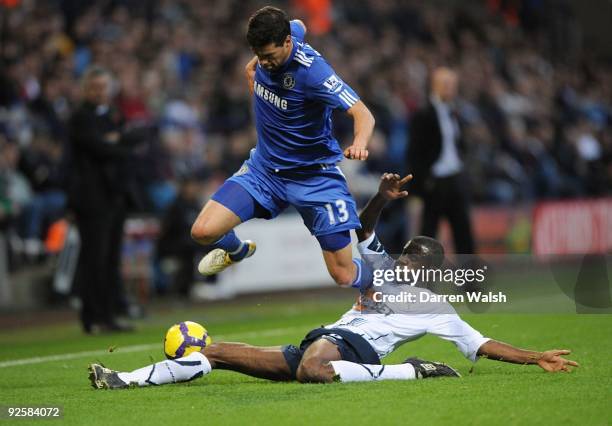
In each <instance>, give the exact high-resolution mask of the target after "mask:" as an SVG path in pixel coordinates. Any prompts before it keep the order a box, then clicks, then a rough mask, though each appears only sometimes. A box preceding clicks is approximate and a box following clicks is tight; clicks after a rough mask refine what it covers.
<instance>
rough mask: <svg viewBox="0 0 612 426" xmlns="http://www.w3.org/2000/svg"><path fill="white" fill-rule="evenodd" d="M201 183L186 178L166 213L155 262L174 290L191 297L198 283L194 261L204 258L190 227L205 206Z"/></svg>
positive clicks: (191, 177) (189, 177) (158, 240)
mask: <svg viewBox="0 0 612 426" xmlns="http://www.w3.org/2000/svg"><path fill="white" fill-rule="evenodd" d="M201 193H202V188H201V183H200V182H199V180H198V179H196V178H195V177H193V176H192V175H191V176H187V177H185V178H183V179H182V180H181V182H180V185H179V192H178V196H177V197H176V199H175V200H174V202H173V203H172V205H170V207H169V208H168V209H167V211H166V213H165V214H164V217H163V219H162V223H161V229H160V233H159V237H158V239H157V243H156V250H155V258H156V262H159V265H160V267H161V270H162V273H163V275H167V276H169V277H170V283H169V286H170V288H171V290H173V291H174V292H176V293H178V294H179V295H181V296H184V297H187V296H189V290H190V289H191V284H193V282H194V281H195V271H196V268H195V261H196V258H198V260H199V258H200V257H201V256H202V255H203V254H204V252H205V251H203V250H202V246H200V245H199V244H197V243H196V242H195V241H193V239H192V238H191V225H192V224H193V222H194V221H195V219H196V218H197V217H198V214H199V213H200V209H201V208H202V202H201V200H200V194H201Z"/></svg>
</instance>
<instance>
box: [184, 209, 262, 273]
mask: <svg viewBox="0 0 612 426" xmlns="http://www.w3.org/2000/svg"><path fill="white" fill-rule="evenodd" d="M241 222H242V221H241V219H240V217H238V216H237V215H236V214H235V213H234V212H233V211H231V210H230V209H228V208H227V207H225V206H224V205H223V204H221V203H218V202H217V201H214V200H209V201H208V202H207V203H206V205H205V206H204V207H203V208H202V211H200V214H199V215H198V217H197V219H196V220H195V222H194V224H193V226H192V227H191V236H192V238H193V239H194V240H195V241H197V242H198V243H200V244H202V245H219V246H220V247H217V248H214V249H213V250H211V251H210V252H209V253H208V254H207V255H206V256H204V258H203V259H202V260H201V261H200V263H199V265H198V271H199V272H200V273H201V274H203V275H213V274H216V273H219V272H221V271H222V270H224V269H225V268H227V267H228V266H229V265H231V264H232V263H234V262H237V261H239V260H242V259H245V258H247V257H250V256H252V255H253V253H255V249H256V245H255V243H254V242H253V241H249V240H245V241H240V240H238V238H237V237H236V234H235V233H234V232H233V229H234V228H235V227H236V226H238V225H239V224H240V223H241Z"/></svg>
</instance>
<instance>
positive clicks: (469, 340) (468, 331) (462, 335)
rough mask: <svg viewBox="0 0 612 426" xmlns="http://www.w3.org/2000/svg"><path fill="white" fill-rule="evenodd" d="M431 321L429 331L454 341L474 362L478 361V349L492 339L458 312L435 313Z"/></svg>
mask: <svg viewBox="0 0 612 426" xmlns="http://www.w3.org/2000/svg"><path fill="white" fill-rule="evenodd" d="M430 321H431V323H430V324H429V326H428V327H427V333H430V334H433V335H434V336H438V337H440V338H442V339H444V340H449V341H451V342H453V343H454V344H455V346H456V347H457V349H459V351H460V352H461V353H462V354H463V356H465V357H466V358H467V359H469V360H470V361H472V362H476V359H477V356H478V349H480V347H481V346H482V345H484V344H485V343H486V342H488V341H489V340H491V339H489V338H486V337H483V335H482V334H480V333H479V332H478V331H476V330H475V329H474V328H472V326H470V325H469V324H468V323H467V322H465V321H463V320H462V319H461V318H460V317H459V315H457V314H441V315H435V316H434V317H433V318H432V319H431V320H430Z"/></svg>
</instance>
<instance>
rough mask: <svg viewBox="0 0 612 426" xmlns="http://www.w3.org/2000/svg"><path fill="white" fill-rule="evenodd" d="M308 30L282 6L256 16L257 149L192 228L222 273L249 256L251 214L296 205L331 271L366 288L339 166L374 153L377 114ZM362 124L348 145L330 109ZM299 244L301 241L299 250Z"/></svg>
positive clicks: (250, 34) (203, 269) (209, 267)
mask: <svg viewBox="0 0 612 426" xmlns="http://www.w3.org/2000/svg"><path fill="white" fill-rule="evenodd" d="M305 33H306V27H305V26H304V24H303V23H302V22H301V21H299V20H294V21H289V19H288V18H287V16H286V14H285V13H284V12H283V11H282V10H280V9H277V8H274V7H269V6H268V7H264V8H263V9H260V10H258V11H257V12H256V13H255V14H254V15H253V16H252V17H251V18H250V20H249V23H248V29H247V36H246V38H247V41H248V43H249V45H250V47H251V49H252V50H253V53H254V54H255V55H256V57H255V58H253V60H252V61H251V63H250V64H249V65H248V69H249V70H252V71H253V72H252V73H251V74H252V80H253V81H252V87H251V91H252V93H253V100H254V111H255V124H256V128H257V136H258V139H257V147H256V148H254V149H253V150H252V151H251V155H250V158H249V159H248V160H246V161H245V162H244V164H243V165H242V167H241V168H240V169H239V170H238V171H237V172H236V173H235V174H234V175H233V176H232V177H230V178H229V179H228V180H226V181H225V183H224V184H223V185H222V186H221V187H220V188H219V189H218V190H217V192H216V193H215V194H213V196H212V197H211V199H210V200H209V201H208V202H207V203H206V205H205V206H204V207H203V209H202V211H201V212H200V214H199V216H198V218H197V219H196V221H195V222H194V224H193V226H192V229H191V235H192V237H193V238H194V239H195V240H196V241H197V242H199V243H200V244H203V245H207V246H209V247H211V249H212V250H211V251H210V252H209V253H208V254H207V255H206V256H205V257H204V258H203V259H202V260H201V262H200V264H199V265H198V270H199V271H200V273H202V274H204V275H211V274H216V273H218V272H220V271H222V270H223V269H225V268H226V267H228V266H229V265H231V264H232V263H235V262H238V261H241V260H243V259H245V258H247V257H249V256H251V255H252V254H253V253H254V251H255V243H254V242H252V241H249V240H245V241H241V240H240V239H239V238H238V237H237V236H236V233H235V232H234V230H233V228H234V227H236V226H237V225H239V224H240V223H242V222H245V221H247V220H250V219H252V218H265V219H272V218H274V217H276V216H277V215H278V214H279V213H280V212H282V211H283V210H284V209H285V208H286V207H288V206H290V205H291V206H294V207H295V208H296V210H297V211H298V212H299V213H300V215H301V216H302V219H303V221H304V224H305V225H306V227H307V228H308V229H309V231H310V232H311V234H313V235H314V236H315V237H316V238H317V240H318V241H319V243H320V245H321V248H322V250H323V257H324V259H325V263H326V265H327V269H328V271H329V273H330V275H331V276H332V278H333V279H334V281H335V282H336V283H337V284H339V285H343V286H349V285H353V286H356V287H357V286H358V285H359V281H360V277H361V268H362V264H361V260H359V259H353V258H352V250H351V244H350V242H351V239H350V233H349V231H350V230H351V229H358V228H359V227H360V224H359V217H358V215H357V211H356V206H355V201H354V200H353V197H352V196H351V194H350V193H349V190H348V187H347V182H346V179H345V177H344V175H343V174H342V172H341V171H340V169H339V168H338V167H337V166H336V164H337V163H338V162H339V161H341V160H342V158H343V157H346V158H349V159H355V160H361V161H363V160H366V159H367V157H368V151H367V144H368V142H369V139H370V137H371V135H372V131H373V129H374V117H373V116H372V114H371V113H370V111H369V110H368V108H367V107H366V106H365V105H364V103H363V102H362V101H361V100H359V96H358V95H357V94H356V93H355V91H353V89H351V88H350V87H349V86H348V85H347V84H346V83H345V82H344V81H343V80H342V79H341V78H340V77H339V76H338V75H337V74H336V73H335V72H334V70H333V69H332V67H331V66H330V65H329V64H328V63H327V62H326V61H325V59H324V58H323V57H322V56H321V55H320V54H319V53H318V52H317V51H316V50H314V49H313V48H312V47H311V46H310V45H308V44H307V43H305V42H304V35H305ZM334 109H341V110H344V111H346V112H347V113H348V115H349V116H350V117H352V119H353V121H354V135H353V141H352V144H351V146H349V147H348V148H347V149H346V150H344V152H343V151H342V150H341V149H340V146H339V144H338V141H337V140H336V139H335V138H334V136H333V135H332V120H331V114H332V110H334ZM295 249H299V248H297V247H296V248H295Z"/></svg>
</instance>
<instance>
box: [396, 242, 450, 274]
mask: <svg viewBox="0 0 612 426" xmlns="http://www.w3.org/2000/svg"><path fill="white" fill-rule="evenodd" d="M402 256H408V258H409V259H410V262H411V263H412V265H413V266H414V267H417V268H418V267H421V266H423V267H425V268H428V269H429V268H431V269H436V268H439V267H440V266H442V263H443V262H444V247H442V244H440V242H439V241H438V240H434V239H433V238H429V237H424V236H418V237H414V238H412V239H411V240H410V241H408V242H407V243H406V245H405V246H404V248H403V250H402Z"/></svg>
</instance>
